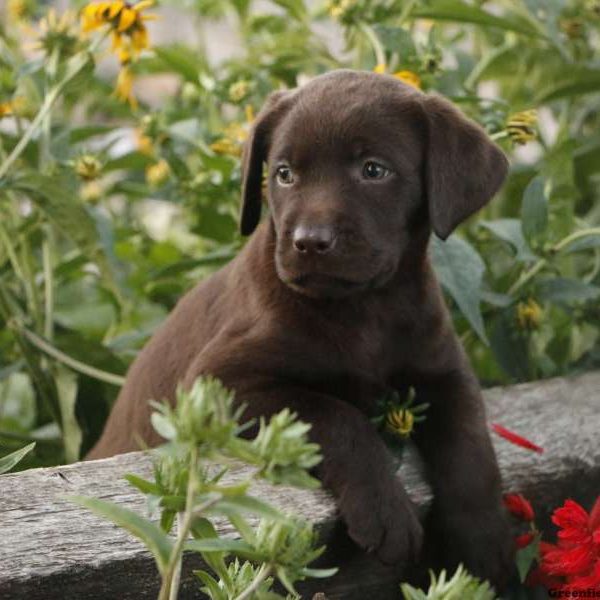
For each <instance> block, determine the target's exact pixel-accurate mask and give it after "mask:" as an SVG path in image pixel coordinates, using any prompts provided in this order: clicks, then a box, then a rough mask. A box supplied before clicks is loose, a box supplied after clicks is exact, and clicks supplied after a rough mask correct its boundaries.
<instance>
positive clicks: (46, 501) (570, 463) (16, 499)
mask: <svg viewBox="0 0 600 600" xmlns="http://www.w3.org/2000/svg"><path fill="white" fill-rule="evenodd" d="M485 397H486V401H487V410H488V417H489V420H490V422H495V421H497V422H500V423H502V424H503V425H505V426H506V427H508V428H510V429H513V430H515V431H517V432H520V433H522V434H523V435H525V436H527V437H529V438H531V439H532V440H533V441H534V442H536V443H537V444H539V445H540V446H542V447H543V448H544V453H543V454H536V453H533V452H529V451H527V450H524V449H521V448H519V447H516V446H514V445H512V444H510V443H508V442H507V441H505V440H503V439H501V438H498V437H497V436H494V444H495V447H496V451H497V454H498V459H499V462H500V465H501V469H502V473H503V478H504V487H505V489H506V490H507V491H519V492H522V493H524V494H525V495H526V496H528V497H529V498H531V499H532V500H533V503H534V507H535V508H536V510H537V511H538V513H540V514H542V515H543V516H544V515H545V516H547V515H548V513H549V512H550V511H551V510H552V509H553V508H554V507H556V506H558V505H560V504H562V502H563V501H564V499H565V498H567V497H573V498H575V499H577V500H579V501H581V502H584V503H588V504H589V503H590V502H591V500H592V499H593V498H594V497H595V496H596V495H597V494H598V493H599V492H600V441H599V440H600V436H599V432H600V372H593V373H587V374H583V375H579V376H577V377H573V378H570V379H568V378H558V379H551V380H548V381H542V382H535V383H529V384H524V385H518V386H513V387H507V388H494V389H490V390H487V391H486V392H485ZM149 469H150V459H149V457H148V456H146V455H144V454H143V453H138V452H136V453H131V454H126V455H122V456H118V457H115V458H110V459H104V460H98V461H92V462H83V463H77V464H72V465H67V466H61V467H54V468H46V469H31V470H29V471H25V472H22V473H16V474H11V475H4V476H2V477H0V536H1V537H0V598H2V599H3V600H5V599H6V600H8V599H10V600H17V599H21V598H23V599H27V600H38V599H39V600H54V599H56V600H58V599H60V600H65V599H69V598H77V599H78V600H85V599H92V598H93V599H95V600H103V599H107V600H108V599H110V600H114V599H119V600H127V599H132V600H133V599H136V600H140V599H144V598H155V597H156V592H157V588H158V576H157V572H156V568H155V565H154V562H153V560H152V558H151V557H150V555H149V554H148V553H147V552H146V551H145V549H144V547H143V545H142V544H141V543H140V542H139V541H138V540H137V539H135V538H134V537H132V536H131V535H129V534H128V533H126V532H125V531H123V530H121V529H119V528H117V527H115V526H114V525H112V524H111V523H109V522H108V521H105V520H102V519H100V518H98V517H96V516H95V515H93V514H92V513H90V512H88V511H87V510H85V509H83V508H80V507H78V506H76V505H74V504H72V503H69V502H67V501H65V500H64V498H63V496H64V495H70V494H82V495H86V496H94V497H97V498H102V499H104V500H109V501H112V502H116V503H118V504H121V505H124V506H127V507H129V508H131V509H134V510H137V511H139V512H140V513H144V514H146V506H145V499H144V497H143V496H142V495H141V494H139V493H138V492H137V491H136V490H134V489H132V488H131V487H130V486H129V485H128V484H127V482H126V481H124V480H123V478H122V477H123V475H124V474H126V473H136V474H139V475H142V476H145V475H148V474H149ZM244 470H245V467H242V466H239V467H235V468H234V469H233V470H232V471H231V473H230V474H229V475H228V476H227V477H228V479H229V480H235V479H237V478H239V477H240V476H243V474H244ZM400 475H401V477H402V479H403V481H404V483H405V486H406V487H407V489H408V491H409V493H410V495H411V497H412V498H413V500H414V501H415V502H416V503H417V504H418V505H419V506H420V507H424V506H426V504H427V502H428V501H429V499H430V493H429V489H428V487H427V485H426V483H425V482H424V481H423V479H422V478H421V477H420V475H419V465H418V459H417V458H416V457H415V456H414V455H411V453H409V456H408V458H407V460H406V461H405V464H403V466H402V468H401V469H400ZM473 475H474V476H475V477H476V476H477V474H476V473H474V474H473ZM254 493H255V494H257V495H259V496H261V497H263V498H265V499H268V500H269V501H272V502H273V503H274V504H276V505H277V506H279V507H280V508H282V509H284V510H289V511H293V512H294V513H296V514H298V515H300V516H302V517H304V518H306V519H309V520H311V521H312V522H313V523H315V524H316V525H317V526H318V527H319V529H320V532H321V535H322V539H323V541H324V542H326V543H329V548H328V552H327V555H326V556H325V558H324V559H322V560H321V561H320V562H321V563H324V564H326V565H338V566H339V567H340V568H341V570H340V573H338V575H336V576H335V577H334V578H331V579H328V580H312V581H310V582H308V583H305V584H303V585H302V586H300V587H301V589H302V594H303V597H307V598H310V597H311V596H312V594H313V593H315V592H318V591H322V592H325V594H326V595H327V598H328V599H329V600H334V599H336V598H350V599H353V598H356V599H359V598H361V599H364V598H365V597H371V598H377V599H380V600H383V599H385V598H393V597H395V596H397V590H398V588H397V578H398V574H397V572H395V570H394V569H390V568H384V567H382V566H381V565H380V564H379V563H378V562H377V561H376V560H375V559H374V558H372V557H371V556H368V555H366V554H364V553H363V552H360V551H358V550H356V549H355V548H354V547H353V546H351V545H350V544H348V543H343V542H342V540H343V537H342V536H340V534H339V532H340V530H341V527H340V525H339V523H338V522H337V520H336V513H335V506H334V504H333V502H332V500H331V499H330V497H329V496H328V495H327V494H326V493H325V492H324V491H301V490H292V489H290V488H286V487H271V486H268V485H266V484H262V483H261V484H258V485H257V486H256V489H255V490H254ZM216 526H217V529H218V530H219V531H220V532H221V533H222V534H225V535H233V531H232V530H231V528H230V527H228V525H227V524H226V523H225V522H223V521H219V522H217V523H216ZM192 564H194V566H198V565H200V563H199V562H198V560H197V558H196V557H187V556H186V564H185V568H184V571H185V572H187V573H188V576H187V577H186V578H185V580H184V585H183V588H182V592H181V595H180V598H184V599H187V598H201V597H202V594H201V593H200V592H199V591H198V590H199V586H198V584H197V583H196V582H195V581H194V580H193V579H192V578H191V577H190V576H189V572H190V569H189V567H190V566H191V565H192Z"/></svg>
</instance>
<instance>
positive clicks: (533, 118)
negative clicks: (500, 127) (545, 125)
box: [506, 110, 538, 145]
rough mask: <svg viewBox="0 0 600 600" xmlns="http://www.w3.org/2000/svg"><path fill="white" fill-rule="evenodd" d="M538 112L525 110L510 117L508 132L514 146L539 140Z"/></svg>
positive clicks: (507, 124) (507, 126)
mask: <svg viewBox="0 0 600 600" xmlns="http://www.w3.org/2000/svg"><path fill="white" fill-rule="evenodd" d="M537 121H538V117H537V110H523V111H521V112H518V113H514V114H512V115H510V116H509V118H508V120H507V122H506V131H507V132H508V135H509V137H510V139H511V140H512V141H513V143H514V144H520V145H523V144H526V143H527V142H531V141H532V140H535V139H536V138H537V131H536V126H537Z"/></svg>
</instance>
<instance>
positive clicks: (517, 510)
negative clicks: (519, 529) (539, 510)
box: [503, 494, 535, 521]
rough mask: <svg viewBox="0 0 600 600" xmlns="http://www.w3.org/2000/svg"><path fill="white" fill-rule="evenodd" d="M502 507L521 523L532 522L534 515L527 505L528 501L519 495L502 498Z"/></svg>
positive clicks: (506, 495)
mask: <svg viewBox="0 0 600 600" xmlns="http://www.w3.org/2000/svg"><path fill="white" fill-rule="evenodd" d="M503 501H504V506H506V508H507V509H508V511H509V512H510V513H511V514H512V515H514V516H515V517H517V518H519V519H522V520H523V521H533V519H534V518H535V513H534V512H533V508H532V506H531V504H530V503H529V500H527V499H526V498H524V497H523V496H522V495H521V494H505V495H504V497H503Z"/></svg>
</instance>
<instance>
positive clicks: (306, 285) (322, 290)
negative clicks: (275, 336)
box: [281, 273, 369, 298]
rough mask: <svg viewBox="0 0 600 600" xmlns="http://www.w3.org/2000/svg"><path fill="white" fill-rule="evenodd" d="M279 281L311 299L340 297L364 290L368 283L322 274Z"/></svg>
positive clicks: (308, 274) (304, 274)
mask: <svg viewBox="0 0 600 600" xmlns="http://www.w3.org/2000/svg"><path fill="white" fill-rule="evenodd" d="M281 280H282V281H283V282H284V283H285V284H286V285H287V286H288V287H290V288H291V289H293V290H294V291H296V292H299V293H301V294H305V295H307V296H312V297H319V298H321V297H330V298H333V297H340V296H346V295H349V294H353V293H356V292H359V291H361V290H363V289H365V288H366V287H367V286H368V285H369V282H368V281H367V282H365V281H353V280H351V279H344V278H342V277H335V276H333V275H324V274H322V273H303V274H300V275H292V276H288V277H282V278H281Z"/></svg>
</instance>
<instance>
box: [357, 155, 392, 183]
mask: <svg viewBox="0 0 600 600" xmlns="http://www.w3.org/2000/svg"><path fill="white" fill-rule="evenodd" d="M389 174H390V170H389V169H388V168H387V167H384V166H383V165H381V164H379V163H377V162H375V161H373V160H369V161H367V162H366V163H365V164H364V165H363V170H362V176H363V177H364V178H365V179H383V178H384V177H387V176H388V175H389Z"/></svg>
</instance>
